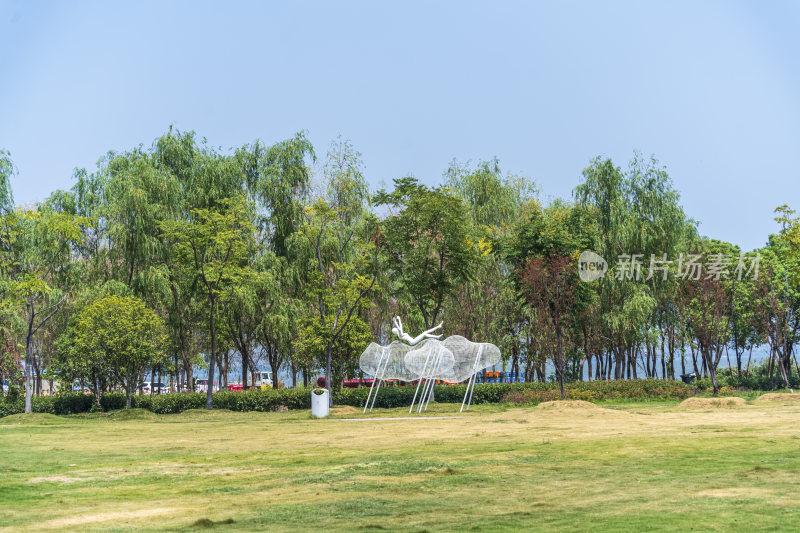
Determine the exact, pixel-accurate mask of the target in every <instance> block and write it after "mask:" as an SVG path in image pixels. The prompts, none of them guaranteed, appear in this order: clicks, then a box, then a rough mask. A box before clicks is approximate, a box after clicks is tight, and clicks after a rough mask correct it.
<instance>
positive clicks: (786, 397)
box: [756, 392, 800, 403]
mask: <svg viewBox="0 0 800 533" xmlns="http://www.w3.org/2000/svg"><path fill="white" fill-rule="evenodd" d="M756 401H757V402H773V403H774V402H782V403H798V402H800V393H789V392H768V393H767V394H762V395H761V396H759V397H758V398H756Z"/></svg>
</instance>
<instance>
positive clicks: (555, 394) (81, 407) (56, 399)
mask: <svg viewBox="0 0 800 533" xmlns="http://www.w3.org/2000/svg"><path fill="white" fill-rule="evenodd" d="M706 381H707V380H700V381H699V382H698V383H696V384H692V385H686V384H684V383H681V382H679V381H662V380H657V379H641V380H619V381H578V382H572V383H568V384H567V386H566V394H567V398H568V399H571V400H585V401H598V400H626V401H652V400H683V399H686V398H688V397H690V396H693V395H695V394H697V393H698V392H703V391H706V390H707V389H708V388H710V383H706ZM415 391H416V386H405V387H401V386H384V387H381V390H380V393H379V394H378V398H377V401H376V402H375V406H376V407H384V408H390V407H407V406H409V405H410V404H411V399H412V398H413V397H414V393H415ZM465 391H466V386H465V385H437V386H436V387H435V389H434V397H435V399H436V401H437V402H440V403H461V401H462V400H463V399H464V392H465ZM731 391H732V389H731V388H726V389H725V392H726V393H729V392H731ZM368 394H369V388H368V387H361V388H357V389H342V390H339V391H334V393H333V403H334V404H336V405H350V406H353V407H363V405H364V403H365V402H366V400H367V395H368ZM560 397H561V394H560V391H559V388H558V384H557V383H497V384H482V385H476V386H475V392H474V393H473V397H472V403H473V404H482V403H501V402H508V403H520V404H536V403H540V402H543V401H549V400H556V399H559V398H560ZM213 401H214V407H215V408H217V409H229V410H231V411H277V410H279V409H284V408H285V409H310V408H311V389H303V388H299V389H268V390H254V391H237V392H229V391H224V392H217V393H215V394H214V400H213ZM23 402H24V400H23V399H22V398H20V397H17V398H0V416H7V415H11V414H16V413H21V412H22V411H23V407H24V403H23ZM93 402H94V397H93V396H92V395H89V394H82V393H79V392H75V393H72V392H70V393H64V394H57V395H55V396H36V397H34V398H33V410H34V412H37V413H51V414H54V415H66V414H73V413H84V412H88V411H90V410H91V409H92V405H93ZM100 404H101V407H102V408H103V410H104V411H114V410H117V409H122V408H123V407H125V395H124V394H123V393H121V392H110V393H106V394H104V395H103V397H102V399H101V402H100ZM205 405H206V395H205V393H199V392H185V393H173V394H157V395H154V396H136V395H134V396H133V398H132V400H131V407H134V408H139V409H146V410H148V411H151V412H153V413H158V414H169V413H180V412H181V411H185V410H187V409H202V408H204V407H205Z"/></svg>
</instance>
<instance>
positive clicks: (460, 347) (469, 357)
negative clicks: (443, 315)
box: [359, 316, 501, 413]
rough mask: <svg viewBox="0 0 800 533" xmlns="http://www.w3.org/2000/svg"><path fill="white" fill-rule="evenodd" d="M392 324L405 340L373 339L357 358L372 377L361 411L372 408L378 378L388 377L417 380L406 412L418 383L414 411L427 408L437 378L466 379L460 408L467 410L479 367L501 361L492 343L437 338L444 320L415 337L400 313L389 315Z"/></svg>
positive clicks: (377, 389) (461, 338) (449, 381)
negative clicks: (378, 341)
mask: <svg viewBox="0 0 800 533" xmlns="http://www.w3.org/2000/svg"><path fill="white" fill-rule="evenodd" d="M392 324H393V326H394V327H393V328H392V333H393V334H394V335H396V336H397V337H398V338H400V339H401V340H404V341H406V343H408V344H404V343H402V342H399V341H393V342H392V343H391V344H389V345H388V346H380V345H378V344H375V343H374V342H373V343H370V345H369V346H367V349H366V350H364V353H363V354H361V358H360V359H359V366H360V367H361V370H362V371H363V372H364V373H365V374H368V375H371V376H373V378H374V379H373V380H372V385H371V386H370V390H369V394H367V401H366V404H365V405H364V412H365V413H366V412H367V407H369V410H370V411H372V408H373V407H374V406H375V400H376V399H377V397H378V391H379V390H380V386H381V382H382V381H384V380H387V379H397V380H401V381H406V382H408V381H414V380H418V382H417V389H416V391H414V398H413V399H412V401H411V407H410V409H409V411H408V412H409V413H411V412H412V411H413V410H414V404H415V403H416V402H417V396H418V395H419V392H420V387H421V388H422V394H421V395H419V403H418V404H417V412H421V411H422V410H423V409H425V410H427V409H428V403H429V402H430V399H431V396H432V395H433V386H434V384H435V383H436V381H437V380H441V381H446V382H448V383H461V382H462V381H465V380H466V381H467V390H466V391H465V393H464V400H463V401H462V402H461V411H463V410H464V406H465V405H466V407H467V410H468V411H469V406H470V404H471V403H472V393H473V392H474V390H475V378H476V375H477V373H478V372H480V371H481V370H483V369H485V368H489V367H491V366H494V365H496V364H497V363H499V362H500V359H501V355H500V349H499V348H498V347H497V346H495V345H494V344H489V343H475V342H472V341H470V340H468V339H466V338H464V337H462V336H460V335H453V336H452V337H448V338H446V339H445V340H440V339H441V338H442V335H434V332H435V331H436V330H438V329H440V328H441V327H442V324H443V323H440V324H439V325H438V326H436V327H435V328H431V329H429V330H427V331H425V332H423V333H421V334H420V335H418V336H416V337H412V336H411V335H409V334H408V333H406V332H404V331H403V323H402V321H401V320H400V317H399V316H398V317H394V318H393V319H392ZM373 390H374V395H373ZM370 399H371V400H372V403H371V404H370Z"/></svg>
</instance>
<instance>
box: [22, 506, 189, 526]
mask: <svg viewBox="0 0 800 533" xmlns="http://www.w3.org/2000/svg"><path fill="white" fill-rule="evenodd" d="M174 510H175V509H167V508H161V509H140V510H138V511H117V512H113V513H97V514H83V515H80V516H69V517H66V518H57V519H55V520H47V521H45V522H42V523H40V524H39V525H38V526H37V528H36V529H64V528H68V527H74V526H81V525H83V524H91V523H94V522H110V521H113V522H114V525H117V526H120V525H122V524H123V523H124V522H125V521H127V520H136V519H139V518H149V517H151V516H159V515H163V514H167V513H171V512H172V511H174Z"/></svg>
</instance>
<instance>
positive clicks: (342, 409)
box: [331, 405, 361, 415]
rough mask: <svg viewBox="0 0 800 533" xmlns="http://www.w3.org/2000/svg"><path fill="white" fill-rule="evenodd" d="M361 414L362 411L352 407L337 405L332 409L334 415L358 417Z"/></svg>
mask: <svg viewBox="0 0 800 533" xmlns="http://www.w3.org/2000/svg"><path fill="white" fill-rule="evenodd" d="M359 413H361V409H359V408H358V407H353V406H352V405H336V406H334V407H332V408H331V414H332V415H357V414H359Z"/></svg>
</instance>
